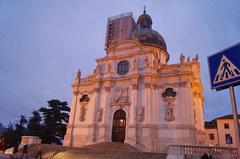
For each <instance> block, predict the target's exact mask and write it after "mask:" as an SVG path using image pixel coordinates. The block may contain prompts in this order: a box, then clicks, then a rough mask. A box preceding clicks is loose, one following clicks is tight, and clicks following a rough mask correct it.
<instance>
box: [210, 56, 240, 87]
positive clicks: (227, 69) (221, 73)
mask: <svg viewBox="0 0 240 159" xmlns="http://www.w3.org/2000/svg"><path fill="white" fill-rule="evenodd" d="M239 76H240V70H239V69H238V68H237V67H236V66H235V65H234V64H233V63H232V62H231V61H230V60H229V59H228V58H227V57H226V56H224V55H223V56H222V59H221V62H220V64H219V66H218V70H217V73H216V75H215V78H214V81H213V84H216V83H219V82H223V81H226V80H229V79H232V78H235V77H239Z"/></svg>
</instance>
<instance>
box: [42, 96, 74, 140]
mask: <svg viewBox="0 0 240 159" xmlns="http://www.w3.org/2000/svg"><path fill="white" fill-rule="evenodd" d="M39 111H40V112H41V114H42V116H43V128H42V134H41V138H42V142H43V143H55V144H62V141H63V138H64V135H65V133H66V126H67V122H68V118H69V111H70V108H69V107H68V106H67V102H61V101H59V100H50V101H48V108H44V107H42V108H40V110H39Z"/></svg>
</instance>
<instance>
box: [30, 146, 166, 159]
mask: <svg viewBox="0 0 240 159" xmlns="http://www.w3.org/2000/svg"><path fill="white" fill-rule="evenodd" d="M38 151H41V152H42V157H43V159H166V154H162V153H147V152H140V151H138V150H137V149H135V148H134V147H132V146H131V145H128V144H122V143H97V144H93V145H88V146H84V147H81V148H73V147H65V146H60V145H50V144H38V145H31V146H29V150H28V152H29V154H28V156H29V157H34V156H35V155H36V154H37V152H38Z"/></svg>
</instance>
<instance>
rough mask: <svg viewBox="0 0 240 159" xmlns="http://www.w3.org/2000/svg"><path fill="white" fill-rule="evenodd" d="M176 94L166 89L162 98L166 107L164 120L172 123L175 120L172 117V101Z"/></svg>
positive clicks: (170, 89)
mask: <svg viewBox="0 0 240 159" xmlns="http://www.w3.org/2000/svg"><path fill="white" fill-rule="evenodd" d="M176 95H177V93H176V92H175V91H174V90H173V89H172V88H167V89H166V90H165V92H163V94H162V97H163V100H164V102H165V106H166V113H165V119H166V120H167V121H172V120H174V119H175V116H174V100H175V97H176Z"/></svg>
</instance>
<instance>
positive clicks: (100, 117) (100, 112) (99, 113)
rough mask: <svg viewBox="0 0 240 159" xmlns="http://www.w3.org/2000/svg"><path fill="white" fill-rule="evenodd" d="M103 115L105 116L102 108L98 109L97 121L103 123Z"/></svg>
mask: <svg viewBox="0 0 240 159" xmlns="http://www.w3.org/2000/svg"><path fill="white" fill-rule="evenodd" d="M102 115H103V109H102V108H100V107H99V108H97V121H98V122H101V121H102Z"/></svg>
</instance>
